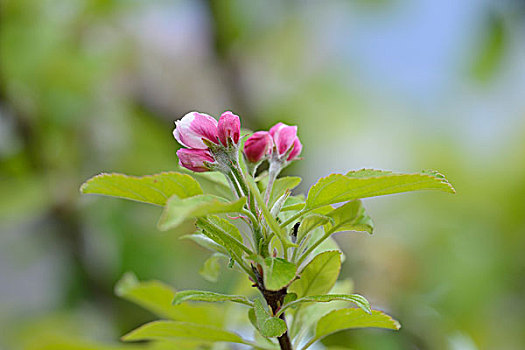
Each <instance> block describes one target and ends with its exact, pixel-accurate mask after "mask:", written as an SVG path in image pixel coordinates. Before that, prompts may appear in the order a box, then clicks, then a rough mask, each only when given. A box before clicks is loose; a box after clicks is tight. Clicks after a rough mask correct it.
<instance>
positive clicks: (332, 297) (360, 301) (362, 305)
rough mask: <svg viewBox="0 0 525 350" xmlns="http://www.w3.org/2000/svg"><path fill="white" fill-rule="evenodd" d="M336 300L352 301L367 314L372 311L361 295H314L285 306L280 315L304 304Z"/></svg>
mask: <svg viewBox="0 0 525 350" xmlns="http://www.w3.org/2000/svg"><path fill="white" fill-rule="evenodd" d="M336 300H339V301H350V302H352V303H354V304H356V305H357V306H359V307H360V308H361V309H363V310H364V311H365V312H367V313H371V312H372V310H371V309H370V303H369V302H368V300H366V298H365V297H363V296H361V295H359V294H350V295H349V294H325V295H312V296H309V297H303V298H299V299H297V300H294V301H291V302H290V303H288V304H285V306H283V307H282V308H281V310H279V314H282V313H283V312H284V310H286V309H287V308H289V307H295V306H297V305H299V304H304V303H328V302H331V301H336Z"/></svg>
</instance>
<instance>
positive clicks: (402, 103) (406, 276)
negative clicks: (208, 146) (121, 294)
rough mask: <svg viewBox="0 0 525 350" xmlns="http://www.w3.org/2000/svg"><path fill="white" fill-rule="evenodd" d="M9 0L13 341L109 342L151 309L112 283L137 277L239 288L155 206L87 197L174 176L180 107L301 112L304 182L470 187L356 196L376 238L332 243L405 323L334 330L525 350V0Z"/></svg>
mask: <svg viewBox="0 0 525 350" xmlns="http://www.w3.org/2000/svg"><path fill="white" fill-rule="evenodd" d="M0 4H1V10H0V230H1V234H0V348H1V349H58V348H59V347H58V345H57V344H62V346H63V348H65V349H67V348H73V347H72V345H71V344H73V343H77V345H78V344H79V345H78V346H79V347H77V348H78V349H88V348H89V349H91V348H101V347H102V345H97V344H118V338H119V336H120V335H122V334H123V333H125V332H127V331H129V330H131V329H132V328H134V327H135V326H137V325H139V324H141V323H143V322H146V321H149V320H152V319H154V318H155V317H154V316H153V315H152V314H149V313H147V312H145V311H143V310H141V309H140V308H138V307H136V306H135V305H132V304H130V303H128V302H125V301H122V300H119V299H118V298H116V297H115V296H114V295H113V286H114V284H115V282H116V281H117V280H118V279H119V278H120V277H121V275H122V274H123V273H124V272H126V271H134V272H135V273H136V274H137V275H138V276H139V277H140V278H141V279H152V278H155V279H160V280H163V281H166V282H168V283H170V284H172V285H173V286H175V287H176V288H179V289H183V288H209V289H211V290H215V291H224V292H226V291H228V290H231V289H232V288H234V285H235V283H236V282H235V281H236V277H237V276H236V275H235V274H234V273H232V272H231V271H227V269H226V268H224V269H223V273H224V274H223V277H222V278H221V280H220V282H219V283H216V284H213V283H210V282H207V281H205V280H204V279H203V278H202V277H201V276H200V275H199V274H198V270H199V268H200V266H201V264H202V263H203V262H204V260H205V259H206V257H207V256H208V255H209V254H208V253H207V252H205V251H203V250H202V249H201V248H199V247H198V246H196V245H195V244H192V243H191V242H189V241H182V240H179V239H178V236H179V235H180V233H176V232H168V233H160V232H158V231H157V230H156V229H155V222H156V219H157V216H158V215H159V210H157V209H155V208H150V207H148V206H146V205H142V204H137V203H129V202H125V201H120V200H115V199H102V198H94V197H88V196H86V197H81V196H80V195H79V192H78V188H79V186H80V184H81V183H82V182H83V181H84V180H85V179H87V178H88V177H90V176H92V175H95V174H97V173H99V172H102V171H115V172H125V173H129V174H134V175H142V174H149V173H154V172H159V171H162V170H173V169H175V167H176V164H177V159H176V156H175V151H176V148H177V147H178V146H177V145H176V143H175V141H174V140H173V138H172V135H171V131H172V129H173V121H174V120H175V119H178V118H180V117H181V116H182V115H184V114H185V113H186V112H188V111H191V110H199V111H202V112H206V113H209V114H212V115H215V116H218V115H219V114H220V113H221V112H222V111H224V110H229V109H231V110H233V111H234V112H235V113H237V114H239V115H240V116H241V118H242V123H243V126H244V127H247V128H251V129H254V130H255V129H266V128H268V127H270V126H271V125H273V123H275V122H277V121H284V122H286V123H289V124H297V125H298V126H299V135H300V137H301V139H302V141H303V144H304V145H305V147H304V151H303V156H304V158H305V159H304V160H303V161H301V162H298V163H297V164H295V165H293V166H292V167H290V168H289V169H288V170H287V172H288V173H296V174H299V175H301V176H303V177H304V181H303V184H302V185H301V186H302V187H301V190H303V191H306V190H307V189H308V187H309V186H310V185H311V184H312V183H314V182H315V180H316V179H317V178H319V177H321V176H324V175H326V174H328V173H329V172H343V171H346V170H349V169H359V168H363V167H373V168H379V169H390V170H396V171H405V172H406V171H408V172H410V171H420V170H423V169H436V170H439V171H441V172H442V173H444V174H445V175H446V176H447V177H448V179H449V180H450V181H451V182H452V184H453V185H454V186H455V188H456V190H457V192H458V193H457V195H455V196H451V195H446V194H441V193H415V194H406V195H399V196H389V197H385V198H381V199H368V200H366V201H365V205H366V206H367V208H368V210H369V212H370V214H371V216H372V218H374V219H375V220H374V221H375V224H376V231H375V234H374V235H373V236H366V235H365V234H361V233H359V234H358V233H348V234H340V235H339V236H338V237H337V239H338V241H339V243H340V245H341V247H342V249H343V250H344V251H345V253H346V256H347V260H346V262H345V264H344V265H343V275H344V277H350V278H352V279H353V281H354V283H355V290H356V291H357V292H359V293H361V294H363V295H365V296H367V297H368V298H369V300H370V301H371V303H372V304H373V305H374V306H375V307H377V308H380V309H383V310H386V311H387V312H389V313H391V314H392V315H394V316H395V317H396V318H397V319H399V320H400V321H401V323H402V324H403V328H402V330H401V331H400V332H398V333H393V332H382V331H376V330H371V331H349V332H342V333H339V334H337V335H334V336H332V337H329V338H327V339H326V341H325V342H324V343H325V344H327V345H329V344H339V345H344V346H345V348H353V349H452V350H474V349H523V348H525V298H524V295H525V253H524V249H525V204H524V198H525V1H521V0H498V1H490V0H485V1H483V0H462V1H454V0H447V1H435V0H368V1H367V0H348V1H285V0H282V1H276V0H275V1H253V2H252V1H242V0H237V1H235V0H217V1H211V0H210V1H204V0H202V1H196V0H193V1H192V0H185V1H182V0H180V1H179V0H169V1H168V0H150V1H131V0H62V1H60V0H41V1H34V0H1V1H0ZM81 346H84V347H81ZM319 348H322V347H321V346H320V347H318V349H319Z"/></svg>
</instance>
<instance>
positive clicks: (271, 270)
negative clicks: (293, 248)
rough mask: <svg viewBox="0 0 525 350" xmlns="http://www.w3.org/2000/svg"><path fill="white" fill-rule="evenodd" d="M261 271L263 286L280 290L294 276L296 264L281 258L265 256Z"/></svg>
mask: <svg viewBox="0 0 525 350" xmlns="http://www.w3.org/2000/svg"><path fill="white" fill-rule="evenodd" d="M263 271H264V287H265V288H266V289H268V290H280V289H282V288H284V287H286V286H287V285H288V284H289V283H290V282H291V281H292V280H293V279H294V278H295V274H296V272H297V266H295V264H293V263H291V262H289V261H286V260H284V259H281V258H266V259H264V264H263Z"/></svg>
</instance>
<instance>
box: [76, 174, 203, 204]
mask: <svg viewBox="0 0 525 350" xmlns="http://www.w3.org/2000/svg"><path fill="white" fill-rule="evenodd" d="M80 192H82V193H92V194H100V195H105V196H112V197H119V198H124V199H130V200H134V201H138V202H144V203H150V204H155V205H160V206H164V205H165V204H166V202H167V201H168V199H169V198H170V197H172V196H173V195H176V196H177V197H179V198H188V197H193V196H197V195H199V194H202V193H203V192H202V189H201V187H200V185H199V183H198V182H197V181H196V180H195V179H194V178H193V177H191V176H190V175H186V174H181V173H177V172H173V171H171V172H164V173H160V174H155V175H146V176H140V177H138V176H130V175H124V174H115V173H114V174H100V175H97V176H95V177H92V178H91V179H89V180H87V181H86V182H84V184H82V186H81V187H80Z"/></svg>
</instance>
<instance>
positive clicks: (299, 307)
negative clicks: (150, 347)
mask: <svg viewBox="0 0 525 350" xmlns="http://www.w3.org/2000/svg"><path fill="white" fill-rule="evenodd" d="M242 167H243V165H242V163H241V168H242ZM232 169H233V168H232ZM217 175H218V174H213V173H208V174H194V176H195V178H196V179H193V178H192V177H191V176H190V175H187V174H180V173H161V174H157V175H151V176H145V177H141V178H139V177H129V176H125V175H120V174H113V175H100V176H96V177H94V178H92V179H90V180H88V181H87V182H86V183H85V184H84V185H83V186H82V191H83V192H84V193H95V194H103V195H109V196H116V197H122V198H127V199H131V200H138V201H143V202H146V203H151V204H155V205H163V206H164V210H163V212H162V214H161V217H160V219H159V222H158V227H159V229H161V230H167V229H172V228H177V227H179V226H180V225H181V224H182V223H184V222H186V221H188V220H195V223H196V226H197V228H198V231H197V232H196V233H194V234H190V235H185V236H183V237H182V238H185V239H190V240H192V241H194V242H196V243H197V244H199V245H201V246H203V247H205V248H207V249H209V250H211V251H213V252H214V254H213V255H212V256H211V257H210V258H209V259H208V260H206V262H205V263H204V265H203V267H202V268H201V269H200V273H201V275H202V276H203V277H204V278H206V279H207V280H209V281H217V279H218V275H219V270H220V262H221V261H223V260H226V259H225V258H226V257H228V256H229V258H230V264H229V266H235V267H239V268H240V270H241V271H243V272H244V273H246V274H247V275H248V276H249V277H250V278H251V280H252V282H253V283H254V285H253V286H254V287H257V288H258V289H259V290H260V291H261V292H262V295H263V296H264V297H265V301H266V303H265V304H263V303H262V301H261V299H258V298H256V299H254V300H253V301H252V300H250V299H249V298H247V297H245V296H243V295H226V294H220V293H215V292H209V291H198V290H185V291H180V292H175V291H174V290H173V289H171V288H170V287H168V286H166V285H164V284H162V283H160V282H157V281H150V282H139V281H138V280H137V279H136V277H134V276H133V275H130V274H127V275H125V276H124V277H123V278H122V280H121V281H120V282H119V283H118V284H117V286H116V288H115V290H116V293H117V295H119V296H121V297H123V298H125V299H128V300H130V301H133V302H135V303H137V304H139V305H141V306H143V307H144V308H146V309H148V310H150V311H152V312H154V313H156V314H157V315H159V316H161V317H165V318H169V319H171V321H157V322H151V323H148V324H146V325H143V326H142V327H139V328H138V329H136V330H135V331H132V332H131V333H129V334H127V335H126V336H124V337H123V339H124V340H126V341H135V340H137V341H138V340H140V341H142V340H157V341H159V340H160V341H170V342H173V341H177V342H178V343H177V344H178V346H182V344H183V343H181V342H185V343H184V344H185V346H199V345H207V344H212V343H213V342H232V343H240V344H246V345H252V346H254V347H258V348H268V349H273V348H275V344H274V343H273V342H272V341H271V340H270V338H276V337H281V338H280V339H281V340H282V339H284V338H287V337H289V335H288V333H287V331H288V325H287V323H286V321H285V316H286V315H287V314H289V315H293V320H294V321H293V324H292V325H291V330H290V334H291V335H292V336H294V337H296V338H299V339H303V338H304V337H305V336H307V335H308V332H309V331H310V332H314V337H313V338H312V339H311V340H310V341H309V342H308V343H307V344H306V345H305V347H304V349H306V348H307V347H309V346H310V345H311V344H313V343H314V342H316V341H317V340H319V339H322V338H323V337H325V336H327V335H329V334H332V333H334V332H337V331H340V330H343V329H352V328H363V327H378V328H389V329H398V328H399V323H398V322H397V321H395V320H393V319H392V318H390V317H389V316H388V315H386V314H384V313H382V312H379V311H375V310H374V311H372V310H371V308H370V305H369V303H368V301H367V300H366V299H365V298H364V297H362V296H361V295H358V294H351V291H350V289H351V288H346V289H345V288H342V289H341V288H337V287H335V286H336V283H337V278H338V276H339V272H340V269H341V262H342V259H343V258H344V256H343V254H342V252H341V251H340V249H339V246H338V245H337V243H336V242H335V240H333V238H332V237H331V235H332V234H334V233H336V232H340V231H365V232H368V233H372V231H373V224H372V221H371V219H370V217H369V216H368V215H367V213H366V211H365V209H364V207H363V204H362V202H361V201H360V200H359V199H360V198H366V197H372V196H379V195H386V194H393V193H399V192H406V191H415V190H429V189H431V190H442V191H445V192H453V191H454V190H453V188H452V187H451V186H450V184H449V183H448V182H447V181H446V179H445V178H444V177H443V176H442V175H440V174H438V173H436V172H423V173H418V174H394V173H391V172H387V171H381V170H368V169H363V170H359V171H351V172H348V173H347V174H345V175H342V174H333V175H330V176H328V177H326V178H322V179H320V180H319V181H318V182H317V183H316V184H315V185H313V186H312V187H311V188H310V191H309V193H308V197H307V198H306V200H305V199H304V196H289V194H290V190H291V189H293V188H295V187H296V186H297V185H298V184H299V183H300V178H297V177H283V178H279V179H276V180H275V181H274V182H273V187H272V188H271V191H270V192H268V193H270V197H269V198H268V202H266V201H265V200H264V199H263V198H262V195H261V192H260V191H261V190H260V188H259V187H258V186H257V185H256V183H255V180H254V179H253V178H252V177H251V176H250V175H249V174H248V173H247V172H246V170H245V169H243V170H241V169H236V170H235V169H233V170H232V173H231V174H230V175H231V176H230V178H229V179H230V183H231V184H232V185H233V184H234V183H237V185H238V186H237V185H233V188H232V189H230V194H228V193H227V189H228V187H227V186H228V182H227V181H226V180H225V178H223V177H218V176H217ZM271 184H272V181H267V179H266V178H263V179H262V180H261V181H260V182H259V186H260V187H261V188H262V190H263V191H266V188H265V186H270V185H271ZM236 186H237V187H236ZM201 187H202V188H205V189H206V191H207V193H206V194H204V193H203V192H202V190H201ZM241 194H242V195H243V196H241V197H240V198H238V195H239V196H240V195H241ZM277 202H278V203H277ZM341 202H346V203H344V204H343V205H341V206H339V207H334V206H332V205H333V204H337V203H341ZM276 203H277V204H276ZM269 206H271V207H272V211H270V210H269V209H268V208H269ZM230 213H231V214H235V215H236V216H238V217H239V218H242V220H243V221H244V222H245V223H246V224H247V225H248V227H249V228H250V229H251V237H252V238H253V240H250V235H243V234H242V233H241V231H240V229H239V228H240V227H241V226H240V225H234V224H233V223H232V221H231V220H229V219H227V218H226V217H220V216H217V215H218V214H222V215H224V214H230ZM237 222H239V223H240V222H242V221H240V220H239V221H237ZM292 223H294V226H293V228H292V226H288V225H291V224H292ZM287 230H289V232H286V231H287ZM292 240H294V241H295V242H296V243H293V242H292ZM247 241H249V242H250V244H248V243H247ZM290 253H291V257H289V254H290ZM305 261H307V263H306V264H305V265H303V262H305ZM298 270H299V272H298ZM328 293H331V294H328ZM192 301H193V302H196V301H200V302H207V303H205V304H196V303H192ZM225 301H228V302H231V303H233V304H241V305H245V306H249V307H250V309H249V312H248V318H249V319H250V321H251V322H252V324H253V325H254V327H255V328H256V329H257V330H258V332H259V334H260V335H259V336H258V337H256V339H257V340H256V342H257V343H251V342H248V341H246V340H244V339H243V338H241V337H239V336H238V335H237V334H235V333H232V332H230V331H227V330H224V329H222V328H221V327H222V326H223V323H224V317H225V312H224V311H225V309H224V307H226V306H225V305H228V303H222V302H225ZM210 303H219V304H210ZM349 303H353V304H355V305H357V306H358V307H359V308H353V309H350V308H347V306H348V304H349ZM320 304H330V305H331V306H330V307H326V308H323V307H320ZM341 306H342V307H344V308H343V309H340V307H341ZM228 307H229V306H228ZM326 312H328V313H326ZM323 315H324V316H323ZM314 324H315V327H313V326H314ZM301 327H302V328H301ZM282 337H284V338H282ZM188 342H189V343H188ZM296 342H300V340H297V339H296Z"/></svg>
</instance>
